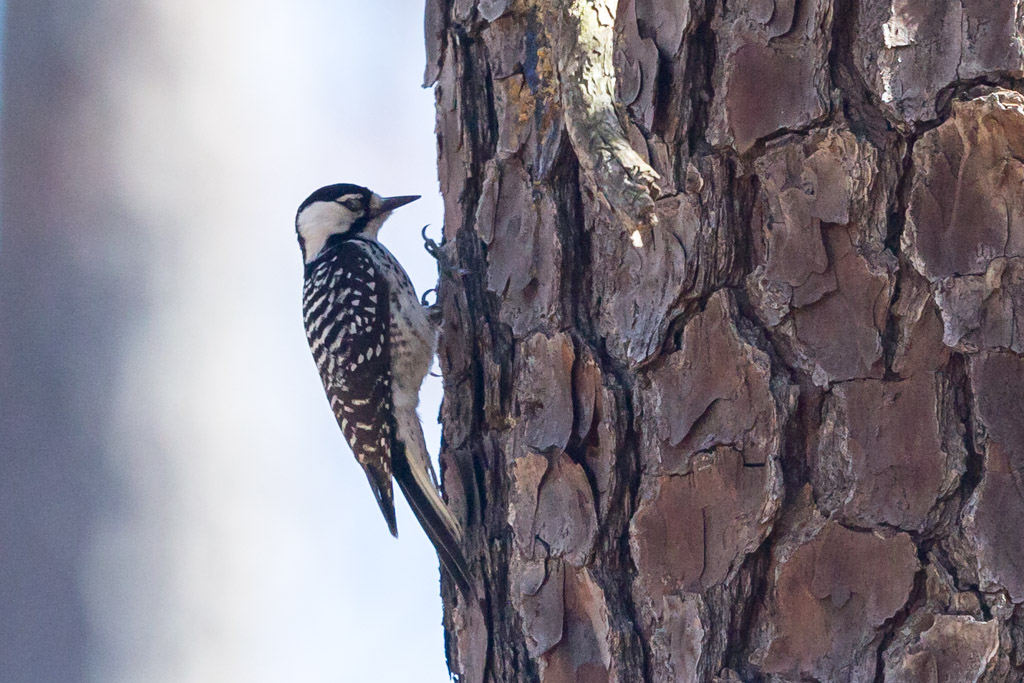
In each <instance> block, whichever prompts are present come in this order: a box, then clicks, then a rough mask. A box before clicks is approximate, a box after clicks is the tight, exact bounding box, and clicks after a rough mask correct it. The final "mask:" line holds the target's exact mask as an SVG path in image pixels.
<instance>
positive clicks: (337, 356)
mask: <svg viewBox="0 0 1024 683" xmlns="http://www.w3.org/2000/svg"><path fill="white" fill-rule="evenodd" d="M324 258H325V259H327V260H328V261H329V263H327V264H326V267H325V272H324V273H323V274H321V277H320V284H319V285H318V284H317V279H318V274H320V273H319V270H318V269H317V268H314V269H313V271H312V273H311V274H310V275H309V276H308V277H307V289H308V290H310V291H309V293H308V296H307V295H306V293H304V297H303V298H304V302H307V301H308V303H305V305H304V313H305V316H306V330H307V333H308V335H309V344H310V348H311V349H312V351H313V359H314V360H315V361H316V364H317V367H318V368H319V369H320V376H321V377H322V378H323V380H324V389H325V390H326V392H327V397H328V399H330V402H331V409H332V410H333V411H334V416H335V417H336V418H337V420H338V425H339V426H340V427H341V431H342V433H343V434H344V435H345V439H346V440H347V441H348V445H349V446H350V447H351V448H352V453H353V454H354V455H355V456H356V460H358V461H359V464H360V465H362V467H363V470H364V471H365V472H366V478H367V479H368V480H369V482H370V488H371V489H373V495H374V497H375V498H376V499H377V504H378V505H379V506H380V511H381V512H382V513H383V514H384V519H385V520H386V521H387V523H388V529H389V530H390V531H391V533H392V535H395V536H397V535H398V525H397V522H396V520H395V499H394V491H393V489H392V485H391V476H392V469H391V455H392V454H391V447H392V443H393V438H394V434H395V424H394V418H393V416H392V405H391V359H390V356H389V348H388V344H387V336H388V327H389V325H390V322H391V320H390V309H389V307H388V295H389V292H388V283H387V280H386V279H385V277H384V274H383V273H381V272H380V269H379V268H377V266H375V265H374V263H373V261H372V260H371V258H370V257H369V256H368V255H367V254H366V252H365V251H363V249H362V248H361V247H360V246H359V245H357V244H355V243H353V242H351V241H345V242H341V243H340V244H339V245H337V246H336V247H335V248H334V249H332V250H331V251H330V253H328V254H325V255H324Z"/></svg>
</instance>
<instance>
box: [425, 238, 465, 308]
mask: <svg viewBox="0 0 1024 683" xmlns="http://www.w3.org/2000/svg"><path fill="white" fill-rule="evenodd" d="M429 227H430V226H429V225H424V226H423V230H422V231H420V236H421V237H422V238H423V248H424V249H425V250H426V252H427V253H428V254H430V255H431V256H432V257H433V259H434V260H435V261H437V270H438V272H439V273H440V275H441V276H445V275H447V276H449V277H451V278H452V279H456V278H457V276H460V275H465V274H466V273H467V272H468V271H466V270H463V269H462V268H458V267H456V266H455V265H454V264H453V263H452V262H451V259H449V258H448V255H447V254H446V253H444V249H443V248H442V247H441V245H440V244H438V243H437V242H435V241H434V240H433V239H431V238H429V237H427V228H429ZM424 305H426V304H424Z"/></svg>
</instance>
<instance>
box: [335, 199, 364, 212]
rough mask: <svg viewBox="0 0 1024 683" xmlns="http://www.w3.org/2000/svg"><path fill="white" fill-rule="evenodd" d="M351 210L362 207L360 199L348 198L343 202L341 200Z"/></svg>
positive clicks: (357, 209)
mask: <svg viewBox="0 0 1024 683" xmlns="http://www.w3.org/2000/svg"><path fill="white" fill-rule="evenodd" d="M339 204H341V205H342V206H344V207H345V208H346V209H348V210H349V211H359V210H360V209H361V208H362V203H361V202H360V201H359V200H358V199H346V200H345V201H343V202H339Z"/></svg>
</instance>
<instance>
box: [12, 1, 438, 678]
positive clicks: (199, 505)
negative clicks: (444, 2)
mask: <svg viewBox="0 0 1024 683" xmlns="http://www.w3.org/2000/svg"><path fill="white" fill-rule="evenodd" d="M0 17H2V20H3V23H4V29H3V38H2V72H3V86H2V94H0V120H2V129H0V151H2V168H0V172H2V197H0V201H2V204H0V615H2V618H0V681H3V682H4V683H21V682H23V681H25V682H32V683H48V682H55V683H65V682H67V683H73V682H76V681H103V682H106V681H114V682H120V681H125V682H128V681H130V682H149V681H153V682H157V683H159V682H163V681H174V682H179V681H183V682H192V681H195V682H207V681H211V682H213V681H216V682H226V681H246V682H260V681H267V682H271V681H273V682H278V681H303V682H305V681H311V682H317V681H428V682H429V681H444V680H447V672H446V668H445V665H444V649H443V642H442V641H443V633H442V629H441V625H440V621H441V605H440V600H439V598H438V572H437V559H436V556H435V555H434V553H433V551H432V549H431V546H430V544H429V542H428V541H427V540H426V538H425V537H424V536H423V533H422V532H421V531H420V530H419V528H418V527H417V525H416V523H415V520H414V519H413V517H412V515H411V513H410V512H409V510H408V509H407V508H406V507H404V501H402V506H403V507H402V509H400V510H399V529H400V531H401V534H402V536H401V539H400V540H398V541H395V540H394V539H392V538H391V537H390V535H389V534H388V532H387V527H386V525H385V523H384V521H383V519H382V518H381V516H380V513H379V512H378V510H377V506H376V504H375V503H374V500H373V496H372V494H371V493H370V490H369V487H368V486H367V483H366V481H365V478H364V476H363V474H362V472H361V470H360V469H359V466H358V465H357V464H356V462H355V460H354V459H353V458H352V455H351V453H350V452H349V450H348V447H347V446H346V445H344V441H343V439H342V436H341V434H340V432H339V430H338V427H337V425H336V423H335V421H334V418H333V416H332V415H331V413H330V411H329V408H328V404H327V401H326V399H325V398H324V396H323V391H322V388H321V385H320V381H319V379H318V377H317V374H316V371H315V369H314V366H313V362H312V360H311V358H310V354H309V349H308V347H307V345H306V340H305V337H304V333H303V330H302V321H301V315H300V291H301V286H302V264H301V259H300V256H299V251H298V246H297V244H296V240H295V234H294V227H293V220H294V212H295V209H296V207H297V206H298V204H299V202H300V201H301V200H302V199H303V198H305V196H306V195H307V194H309V193H310V192H311V191H312V190H314V189H316V188H317V187H319V186H321V185H325V184H328V183H334V182H356V183H360V184H363V185H367V186H368V187H371V188H372V189H374V190H376V191H378V192H380V193H381V194H385V195H387V194H414V193H415V194H422V195H423V199H422V200H421V201H419V202H416V203H414V204H412V205H410V206H409V207H407V208H403V209H401V210H400V211H399V212H397V213H396V214H395V216H394V217H393V218H392V219H391V221H390V222H389V223H388V225H387V226H386V227H385V230H384V231H383V233H382V241H383V242H384V243H385V244H386V245H388V246H389V247H390V248H391V249H392V250H393V251H394V252H395V253H396V254H397V256H398V257H399V259H400V260H402V261H403V262H404V263H405V264H407V269H408V270H409V271H410V274H411V275H412V277H413V280H414V282H415V284H416V286H417V289H418V290H420V291H422V290H424V289H426V288H429V287H431V286H433V284H434V281H435V279H436V275H435V274H436V271H435V270H434V264H433V262H432V261H431V260H430V259H429V257H428V256H427V255H426V254H425V252H424V251H423V249H422V246H421V240H420V236H419V233H420V228H421V227H422V226H423V225H425V224H428V223H430V224H432V227H431V229H430V231H429V232H430V233H431V234H433V235H434V236H435V237H439V235H440V227H441V226H440V220H441V216H442V208H441V202H440V198H439V196H438V193H437V180H436V165H435V146H434V145H435V143H434V135H433V127H434V113H433V95H432V93H431V91H429V90H423V89H421V87H420V83H421V80H422V73H423V6H422V2H413V1H411V0H389V1H388V2H357V1H356V0H288V1H285V0H278V1H272V0H262V1H257V2H242V1H241V0H222V1H221V2H216V3H209V2H203V1H201V0H145V1H143V0H10V1H8V2H7V4H6V8H3V5H2V3H0ZM428 382H429V384H428V386H427V387H426V389H425V391H424V394H423V401H422V405H421V410H420V414H421V416H422V417H423V419H424V424H425V429H426V433H427V439H428V442H430V443H431V444H432V448H434V450H435V451H436V447H437V442H438V440H439V438H440V431H439V429H438V427H437V425H436V417H437V412H438V403H439V400H440V380H437V379H433V378H428Z"/></svg>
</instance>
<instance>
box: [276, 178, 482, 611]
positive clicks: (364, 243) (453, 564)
mask: <svg viewBox="0 0 1024 683" xmlns="http://www.w3.org/2000/svg"><path fill="white" fill-rule="evenodd" d="M416 199H419V197H417V196H408V197H386V198H384V197H380V196H379V195H377V194H375V193H373V192H371V191H370V190H368V189H366V188H365V187H360V186H359V185H349V184H338V185H328V186H326V187H321V188H320V189H319V190H317V191H316V192H314V193H313V194H311V195H309V197H307V198H306V200H305V201H304V202H302V204H301V205H300V206H299V210H298V212H297V213H296V215H295V231H296V233H297V234H298V238H299V247H300V248H301V250H302V258H303V261H304V262H305V285H304V286H303V290H302V310H303V318H304V321H305V325H306V337H307V338H308V339H309V347H310V350H312V352H313V360H314V361H315V362H316V367H317V369H318V370H319V371H320V379H321V380H323V384H324V390H325V391H326V393H327V398H328V399H329V400H330V402H331V409H332V410H333V412H334V416H335V417H336V418H337V420H338V425H340V427H341V431H342V433H343V434H344V435H345V439H346V440H347V441H348V444H349V446H350V447H351V448H352V453H353V454H354V455H355V456H356V460H358V461H359V464H360V465H362V467H363V470H364V471H365V472H366V478H367V479H368V480H369V481H370V488H371V489H373V495H374V497H376V499H377V504H378V505H379V506H380V510H381V512H382V513H384V519H385V520H387V523H388V528H389V529H390V530H391V533H392V535H394V536H397V535H398V526H397V524H396V521H395V499H394V492H393V489H392V487H391V479H392V477H394V479H395V481H397V482H398V486H399V488H401V489H402V493H404V494H405V497H406V499H407V500H408V501H409V506H410V507H411V508H412V511H413V513H414V514H415V515H416V519H418V520H419V522H420V524H421V525H422V526H423V530H424V531H425V532H426V534H427V536H428V537H429V538H430V540H431V542H433V544H434V547H435V548H436V549H437V554H438V557H439V558H440V560H441V563H442V564H443V565H444V567H445V569H446V571H447V572H448V573H449V574H450V575H451V576H452V578H453V579H455V581H456V582H457V583H458V585H459V586H460V588H462V589H463V591H465V592H468V591H469V590H470V585H471V583H470V580H469V568H468V566H467V564H466V560H465V556H464V555H463V552H462V528H461V526H460V525H459V522H458V521H457V520H456V519H455V517H454V516H453V515H452V513H451V511H450V510H449V509H448V507H447V506H446V505H445V503H444V501H443V500H442V499H441V495H440V493H439V492H438V488H437V477H436V476H435V475H434V468H433V466H432V465H431V464H430V456H429V454H428V452H427V446H426V442H425V441H424V438H423V428H422V426H421V425H420V419H419V416H418V415H417V414H416V406H417V405H418V404H419V393H420V385H421V384H422V383H423V378H424V377H425V376H426V374H427V372H428V371H429V370H430V363H431V361H432V359H433V357H434V351H435V350H436V347H437V330H436V329H435V327H434V325H433V324H432V323H431V322H430V319H429V317H428V315H427V310H426V308H425V307H424V306H423V305H422V304H421V303H420V301H419V299H417V298H416V291H415V290H414V289H413V286H412V282H411V281H410V280H409V275H408V274H407V273H406V272H405V269H403V268H402V266H401V265H400V264H399V263H398V260H397V259H396V258H395V257H394V256H393V255H392V254H391V252H390V251H388V250H387V249H386V248H385V247H384V246H383V245H382V244H380V242H378V241H377V233H378V232H379V231H380V228H381V225H382V224H383V223H384V221H385V220H387V218H388V216H390V215H391V212H392V211H394V210H395V209H397V208H398V207H400V206H404V205H406V204H408V203H409V202H411V201H414V200H416Z"/></svg>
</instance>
